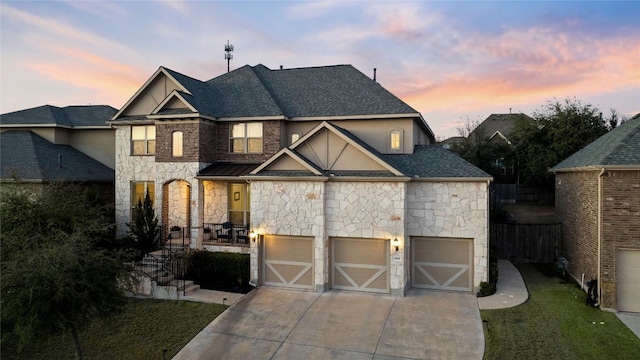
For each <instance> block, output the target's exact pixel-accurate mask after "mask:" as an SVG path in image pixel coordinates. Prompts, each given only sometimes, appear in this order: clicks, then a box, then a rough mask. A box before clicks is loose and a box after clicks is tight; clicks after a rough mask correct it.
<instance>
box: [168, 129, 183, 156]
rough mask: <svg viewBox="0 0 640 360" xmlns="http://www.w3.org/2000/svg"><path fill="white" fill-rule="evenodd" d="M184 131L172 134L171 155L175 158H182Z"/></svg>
mask: <svg viewBox="0 0 640 360" xmlns="http://www.w3.org/2000/svg"><path fill="white" fill-rule="evenodd" d="M182 136H183V135H182V131H174V132H173V133H172V134H171V140H172V141H171V155H173V157H181V156H182Z"/></svg>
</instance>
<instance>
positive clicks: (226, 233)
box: [216, 221, 233, 242]
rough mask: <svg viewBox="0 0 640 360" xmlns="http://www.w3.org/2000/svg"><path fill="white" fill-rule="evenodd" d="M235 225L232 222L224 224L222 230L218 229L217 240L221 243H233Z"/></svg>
mask: <svg viewBox="0 0 640 360" xmlns="http://www.w3.org/2000/svg"><path fill="white" fill-rule="evenodd" d="M232 227H233V225H232V224H231V223H230V222H228V221H227V222H225V223H223V224H222V228H220V229H216V239H218V241H220V242H231V228H232Z"/></svg>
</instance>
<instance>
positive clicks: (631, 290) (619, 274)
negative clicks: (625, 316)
mask: <svg viewBox="0 0 640 360" xmlns="http://www.w3.org/2000/svg"><path fill="white" fill-rule="evenodd" d="M617 260H618V263H617V264H616V268H617V271H616V287H617V288H618V311H629V312H637V313H640V250H618V259H617Z"/></svg>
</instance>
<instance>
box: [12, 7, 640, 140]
mask: <svg viewBox="0 0 640 360" xmlns="http://www.w3.org/2000/svg"><path fill="white" fill-rule="evenodd" d="M639 19H640V2H637V1H626V2H613V1H606V2H600V1H579V2H578V1H562V2H560V1H558V2H556V1H544V2H543V1H535V2H521V1H514V2H503V1H466V2H461V1H450V2H445V1H433V2H432V1H413V2H391V1H337V2H298V1H288V2H274V1H253V2H244V1H233V2H231V1H230V2H220V1H190V2H182V1H162V2H156V1H113V2H108V1H42V2H34V1H26V2H14V1H4V0H2V1H1V2H0V31H1V38H0V41H1V42H0V112H1V113H7V112H11V111H16V110H21V109H26V108H30V107H35V106H40V105H45V104H50V105H56V106H66V105H86V104H93V105H98V104H107V105H111V106H113V107H115V108H120V107H121V106H122V105H123V104H124V103H125V102H126V101H127V100H128V99H129V98H130V97H131V96H132V95H133V94H134V93H135V91H136V90H137V89H138V88H139V87H140V86H141V85H142V84H143V83H144V82H145V81H146V80H147V79H148V78H149V76H151V75H152V74H153V73H154V71H155V70H156V69H157V68H158V67H159V66H165V67H168V68H170V69H172V70H175V71H178V72H180V73H183V74H185V75H188V76H191V77H194V78H196V79H200V80H203V81H206V80H209V79H211V78H213V77H216V76H218V75H221V74H223V73H224V72H226V71H227V63H226V61H225V59H224V45H225V43H226V42H227V40H229V41H230V43H231V44H233V45H234V46H235V51H234V52H233V56H234V58H233V60H232V61H231V69H232V70H233V69H235V68H239V67H241V66H243V65H247V64H248V65H257V64H264V65H265V66H267V67H269V68H271V69H277V68H279V66H280V65H283V66H284V67H285V68H296V67H306V66H321V65H334V64H351V65H353V66H355V67H356V68H357V69H359V70H360V71H362V72H363V73H365V74H367V75H369V76H373V68H377V80H378V82H379V83H380V84H381V85H382V86H384V87H385V88H387V89H388V90H389V91H391V92H392V93H394V94H395V95H397V96H398V97H399V98H401V99H402V100H404V101H405V102H406V103H408V104H409V105H410V106H412V107H413V108H415V109H416V110H418V111H419V112H420V113H422V116H423V117H424V118H425V120H426V121H427V123H428V124H429V125H430V126H431V128H432V129H433V131H434V132H435V134H436V136H438V137H439V138H447V137H450V136H454V135H456V128H457V127H459V126H460V123H462V122H465V121H466V120H467V119H468V120H470V121H475V120H482V119H484V118H486V117H487V116H489V115H490V114H492V113H508V112H509V108H511V109H512V111H513V112H524V113H527V114H529V115H531V114H532V112H533V111H534V110H539V109H540V108H541V106H543V105H544V104H545V103H546V102H547V101H549V100H553V99H554V98H555V99H559V100H564V99H566V98H577V99H579V100H581V101H583V102H586V103H590V104H593V105H594V106H597V107H598V108H600V109H601V110H602V111H603V112H605V114H606V113H608V112H609V109H611V108H613V109H616V110H617V111H618V112H619V113H622V114H624V115H627V116H632V115H635V114H636V113H638V112H640V20H639Z"/></svg>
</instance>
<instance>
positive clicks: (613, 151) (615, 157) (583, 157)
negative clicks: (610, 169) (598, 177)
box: [551, 116, 640, 172]
mask: <svg viewBox="0 0 640 360" xmlns="http://www.w3.org/2000/svg"><path fill="white" fill-rule="evenodd" d="M591 166H596V167H598V166H640V117H638V116H636V117H634V118H632V119H630V120H627V121H626V122H625V123H623V124H621V125H620V126H618V127H617V128H615V129H613V130H611V131H609V132H608V133H606V134H604V135H602V136H601V137H599V138H597V139H596V140H594V141H593V142H592V143H590V144H589V145H587V146H585V147H584V148H583V149H582V150H580V151H578V152H576V153H574V154H573V155H571V156H569V157H568V158H566V159H565V160H563V161H562V162H560V163H559V164H558V165H556V166H554V167H553V168H552V169H551V171H554V172H555V171H562V170H566V169H575V168H583V167H591Z"/></svg>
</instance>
